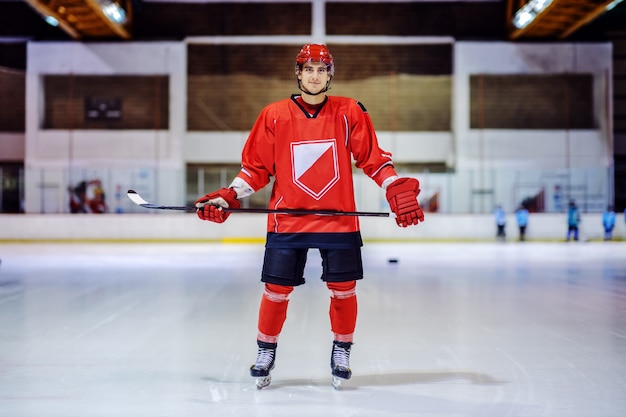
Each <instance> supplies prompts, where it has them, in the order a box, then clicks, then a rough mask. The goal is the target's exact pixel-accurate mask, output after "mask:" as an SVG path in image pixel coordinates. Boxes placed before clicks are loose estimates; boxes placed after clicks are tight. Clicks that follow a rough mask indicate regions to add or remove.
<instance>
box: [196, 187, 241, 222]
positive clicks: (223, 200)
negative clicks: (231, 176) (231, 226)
mask: <svg viewBox="0 0 626 417" xmlns="http://www.w3.org/2000/svg"><path fill="white" fill-rule="evenodd" d="M195 206H196V207H198V211H197V213H198V217H199V218H200V219H202V220H208V221H211V222H215V223H224V222H225V221H226V219H227V218H228V216H230V213H228V212H226V211H224V210H222V207H224V208H239V207H241V204H240V203H239V200H237V193H236V192H235V190H233V189H232V188H222V189H220V190H217V191H215V192H212V193H209V194H207V195H205V196H204V197H200V198H199V199H197V200H196V204H195Z"/></svg>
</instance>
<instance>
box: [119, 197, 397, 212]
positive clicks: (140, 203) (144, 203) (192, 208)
mask: <svg viewBox="0 0 626 417" xmlns="http://www.w3.org/2000/svg"><path fill="white" fill-rule="evenodd" d="M126 195H127V196H128V198H129V199H130V200H131V201H132V202H133V203H135V204H137V205H138V206H141V207H144V208H149V209H157V210H179V211H190V212H193V211H196V210H197V209H198V207H195V206H162V205H159V204H152V203H149V202H147V201H146V200H144V199H143V197H141V196H140V195H139V194H138V193H137V191H135V190H128V191H127V192H126ZM222 210H224V211H228V212H231V213H265V214H294V215H303V214H314V215H317V216H365V217H389V213H385V212H372V211H337V210H303V209H255V208H222Z"/></svg>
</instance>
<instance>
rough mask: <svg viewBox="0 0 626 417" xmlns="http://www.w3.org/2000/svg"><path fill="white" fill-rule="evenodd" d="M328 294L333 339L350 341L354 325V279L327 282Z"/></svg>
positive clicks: (355, 308) (355, 301)
mask: <svg viewBox="0 0 626 417" xmlns="http://www.w3.org/2000/svg"><path fill="white" fill-rule="evenodd" d="M326 286H327V287H328V289H329V290H330V292H331V296H330V326H331V329H332V331H333V333H334V337H335V340H337V341H339V342H352V339H353V337H354V329H355V327H356V316H357V310H358V308H357V300H356V281H348V282H328V283H326Z"/></svg>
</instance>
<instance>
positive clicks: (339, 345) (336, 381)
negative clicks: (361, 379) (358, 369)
mask: <svg viewBox="0 0 626 417" xmlns="http://www.w3.org/2000/svg"><path fill="white" fill-rule="evenodd" d="M351 346H352V343H350V342H338V341H336V340H335V341H334V342H333V351H332V353H331V356H330V369H332V374H333V387H334V388H335V389H339V387H340V386H341V383H342V382H343V381H344V380H347V379H350V377H351V376H352V370H351V369H350V348H351Z"/></svg>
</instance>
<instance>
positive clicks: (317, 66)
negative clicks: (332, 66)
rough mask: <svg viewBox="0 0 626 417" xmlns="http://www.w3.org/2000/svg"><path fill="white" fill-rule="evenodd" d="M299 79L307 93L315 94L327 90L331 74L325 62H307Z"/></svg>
mask: <svg viewBox="0 0 626 417" xmlns="http://www.w3.org/2000/svg"><path fill="white" fill-rule="evenodd" d="M298 79H299V80H300V81H301V82H302V88H303V89H304V90H305V91H308V92H309V93H312V94H315V93H319V92H320V91H322V90H323V89H325V88H326V84H327V83H328V81H329V80H330V74H329V73H328V69H327V68H326V64H324V63H323V62H307V63H306V64H304V65H303V66H302V71H301V72H300V74H299V75H298Z"/></svg>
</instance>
